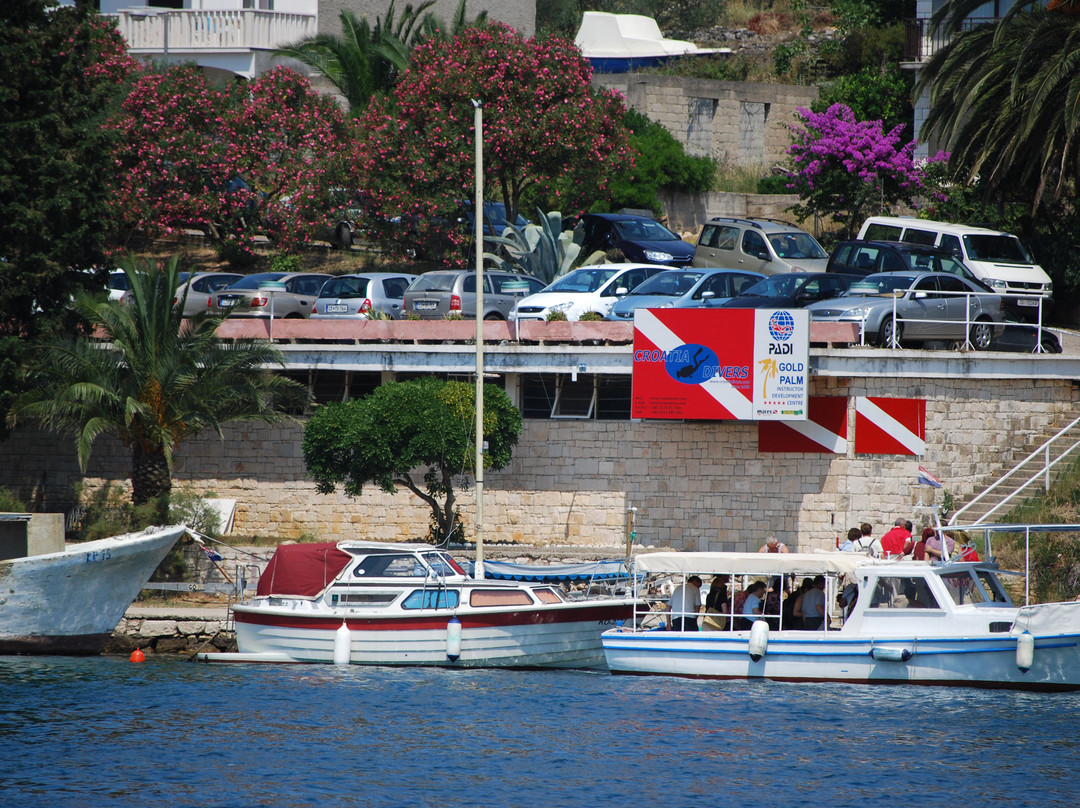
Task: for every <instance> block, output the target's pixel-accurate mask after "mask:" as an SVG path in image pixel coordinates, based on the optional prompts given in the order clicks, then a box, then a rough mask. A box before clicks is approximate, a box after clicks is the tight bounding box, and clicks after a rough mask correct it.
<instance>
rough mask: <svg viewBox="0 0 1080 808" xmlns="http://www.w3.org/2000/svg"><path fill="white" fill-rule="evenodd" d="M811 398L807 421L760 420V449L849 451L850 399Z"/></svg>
mask: <svg viewBox="0 0 1080 808" xmlns="http://www.w3.org/2000/svg"><path fill="white" fill-rule="evenodd" d="M808 401H809V406H808V408H807V411H808V417H807V419H806V420H805V421H792V422H791V423H784V422H783V421H761V422H759V423H758V452H782V453H788V452H803V453H808V454H846V453H847V449H848V436H847V432H848V430H847V422H848V399H847V398H846V397H844V396H810V398H809V400H808Z"/></svg>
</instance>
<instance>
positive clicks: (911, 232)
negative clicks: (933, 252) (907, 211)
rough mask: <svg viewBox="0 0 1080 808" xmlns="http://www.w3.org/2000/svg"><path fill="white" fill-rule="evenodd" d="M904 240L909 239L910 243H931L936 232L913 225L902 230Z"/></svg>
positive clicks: (935, 237)
mask: <svg viewBox="0 0 1080 808" xmlns="http://www.w3.org/2000/svg"><path fill="white" fill-rule="evenodd" d="M904 241H909V242H911V243H912V244H927V245H931V246H932V245H933V243H934V242H935V241H937V233H934V232H933V231H930V230H916V229H915V228H914V227H909V228H908V229H907V230H905V231H904Z"/></svg>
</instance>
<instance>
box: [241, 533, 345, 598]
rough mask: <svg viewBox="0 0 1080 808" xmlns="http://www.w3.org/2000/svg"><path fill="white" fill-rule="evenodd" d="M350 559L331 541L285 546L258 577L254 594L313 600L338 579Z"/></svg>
mask: <svg viewBox="0 0 1080 808" xmlns="http://www.w3.org/2000/svg"><path fill="white" fill-rule="evenodd" d="M351 559H352V556H351V555H349V554H348V553H346V552H345V551H344V550H341V549H339V548H338V546H337V545H336V544H334V543H332V542H319V543H317V544H282V545H280V546H279V547H278V548H277V550H275V551H274V555H273V557H272V558H271V559H270V563H269V564H267V565H266V569H265V570H263V573H262V575H261V576H259V585H258V588H257V589H256V591H255V594H256V595H292V596H294V597H305V598H313V597H315V596H316V595H318V594H319V593H320V592H322V591H323V590H324V589H326V587H327V585H328V584H329V583H330V582H331V581H333V580H334V579H335V578H337V576H338V575H339V574H340V573H341V571H342V570H343V569H345V565H346V564H348V563H349V561H350V560H351Z"/></svg>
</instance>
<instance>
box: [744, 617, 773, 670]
mask: <svg viewBox="0 0 1080 808" xmlns="http://www.w3.org/2000/svg"><path fill="white" fill-rule="evenodd" d="M768 649H769V624H768V623H766V622H765V621H764V620H755V621H754V625H753V626H751V627H750V643H749V644H748V645H747V648H746V650H747V651H749V652H750V658H751V659H752V660H754V662H757V661H758V660H759V659H761V658H762V657H763V656H765V652H766V651H767V650H768Z"/></svg>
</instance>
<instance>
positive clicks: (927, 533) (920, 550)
mask: <svg viewBox="0 0 1080 808" xmlns="http://www.w3.org/2000/svg"><path fill="white" fill-rule="evenodd" d="M933 535H934V529H933V528H932V527H924V528H923V530H922V536H921V537H920V538H919V540H918V541H915V540H914V537H912V540H911V541H910V542H908V545H907V546H906V547H905V548H904V552H905V553H910V554H911V560H912V561H926V540H927V539H929V538H930V537H931V536H933Z"/></svg>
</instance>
